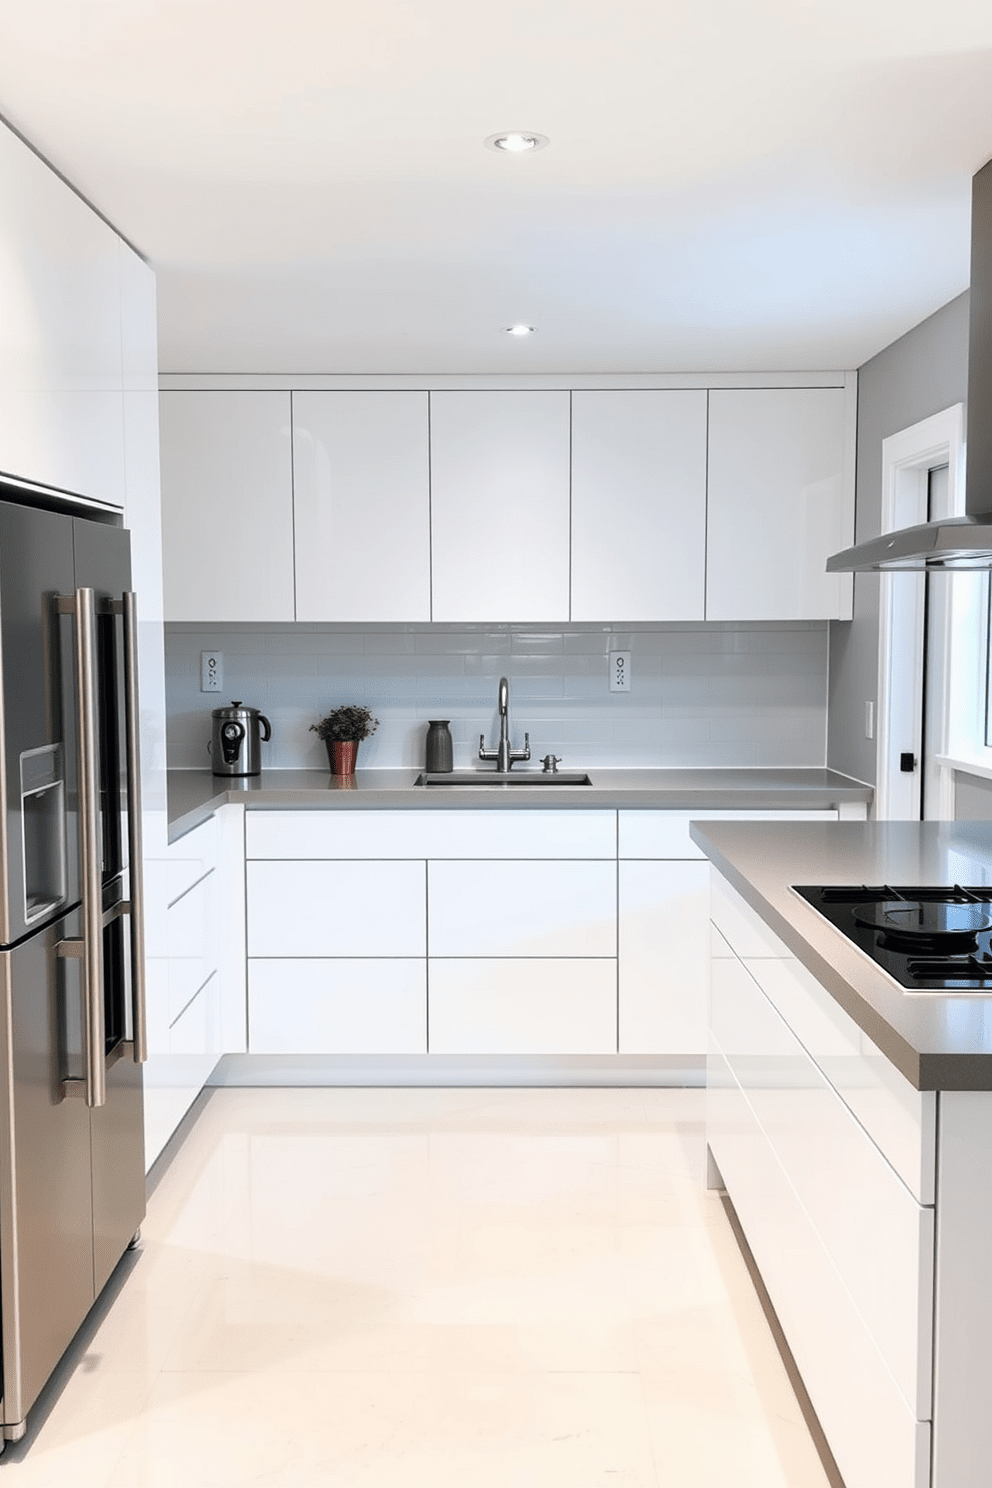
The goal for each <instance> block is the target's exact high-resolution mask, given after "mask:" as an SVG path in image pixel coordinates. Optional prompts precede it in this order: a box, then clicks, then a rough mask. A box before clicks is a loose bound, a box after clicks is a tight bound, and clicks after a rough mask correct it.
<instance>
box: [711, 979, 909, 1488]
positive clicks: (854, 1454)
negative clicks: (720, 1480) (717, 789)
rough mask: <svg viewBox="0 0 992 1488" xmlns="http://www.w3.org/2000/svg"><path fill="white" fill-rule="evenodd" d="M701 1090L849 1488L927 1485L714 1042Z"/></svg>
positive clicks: (899, 1406) (888, 1377) (715, 1141)
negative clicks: (704, 1093)
mask: <svg viewBox="0 0 992 1488" xmlns="http://www.w3.org/2000/svg"><path fill="white" fill-rule="evenodd" d="M738 970H739V971H740V972H741V974H742V975H746V973H745V972H744V971H743V968H740V967H739V968H738ZM707 1086H708V1093H707V1117H706V1128H707V1140H708V1142H709V1145H710V1148H711V1150H712V1152H713V1156H714V1157H715V1159H716V1162H717V1165H718V1166H719V1168H720V1172H721V1174H722V1176H723V1180H724V1182H725V1183H726V1185H727V1191H728V1193H729V1194H730V1197H731V1199H732V1200H733V1203H734V1207H735V1209H736V1211H737V1214H738V1216H739V1218H740V1221H741V1224H742V1226H743V1228H744V1233H745V1234H746V1236H747V1239H748V1244H749V1246H750V1248H751V1251H752V1253H753V1255H754V1258H755V1261H756V1262H757V1265H758V1269H759V1271H760V1272H761V1277H762V1280H763V1281H764V1283H765V1286H766V1288H767V1289H768V1293H769V1295H770V1297H771V1300H772V1303H773V1305H774V1307H775V1311H776V1314H777V1316H778V1319H779V1321H780V1322H781V1324H782V1328H783V1331H784V1332H785V1336H786V1338H787V1339H788V1342H789V1347H790V1349H791V1350H792V1354H793V1356H794V1358H795V1360H796V1364H797V1366H798V1368H799V1372H800V1374H801V1376H802V1379H803V1383H804V1384H805V1386H806V1389H807V1391H808V1392H809V1396H810V1399H811V1401H812V1403H813V1408H814V1410H815V1411H816V1413H817V1416H818V1417H819V1420H820V1424H821V1426H822V1427H823V1430H824V1432H825V1434H826V1437H827V1440H828V1441H829V1443H830V1447H831V1450H832V1452H833V1454H834V1456H835V1458H836V1459H837V1465H838V1467H839V1468H840V1472H841V1475H842V1477H843V1479H844V1482H845V1484H846V1485H847V1488H927V1485H928V1484H929V1482H930V1425H929V1422H928V1421H926V1420H917V1419H916V1418H915V1417H914V1414H913V1412H912V1411H911V1410H910V1409H909V1408H908V1407H907V1405H906V1402H905V1400H904V1399H903V1396H902V1394H901V1393H900V1391H899V1389H898V1387H897V1385H896V1382H895V1380H894V1379H893V1377H892V1374H891V1373H890V1371H889V1369H888V1368H887V1367H886V1364H885V1361H884V1360H883V1358H882V1356H881V1354H880V1353H879V1351H878V1349H877V1348H876V1346H875V1344H874V1342H873V1341H872V1338H871V1336H870V1334H869V1333H868V1330H867V1328H866V1327H865V1324H864V1321H863V1319H862V1318H861V1317H860V1316H859V1314H858V1311H857V1309H856V1307H855V1305H854V1303H853V1301H852V1299H851V1296H850V1294H849V1292H848V1291H847V1289H846V1287H845V1286H844V1285H843V1283H842V1281H841V1279H840V1276H839V1274H838V1272H837V1269H836V1267H835V1266H834V1265H833V1263H832V1262H831V1260H830V1257H829V1256H828V1254H827V1252H826V1250H825V1249H824V1247H823V1245H822V1244H821V1242H820V1240H819V1238H818V1236H817V1234H816V1232H815V1230H814V1228H813V1226H812V1225H811V1224H810V1221H809V1218H808V1216H807V1214H806V1213H805V1211H804V1209H803V1207H802V1205H801V1204H800V1202H799V1199H798V1198H797V1196H796V1193H795V1190H794V1189H793V1187H792V1185H791V1184H790V1183H789V1181H788V1179H787V1178H786V1176H785V1173H784V1172H783V1170H782V1168H781V1166H780V1164H779V1163H778V1161H777V1160H776V1158H775V1155H774V1154H773V1152H772V1150H771V1148H770V1146H769V1145H768V1142H767V1141H766V1140H765V1137H764V1134H763V1132H762V1130H761V1127H760V1126H759V1125H758V1122H757V1121H756V1119H755V1117H754V1113H753V1111H752V1110H751V1108H750V1106H749V1104H748V1102H747V1100H746V1099H745V1097H744V1095H743V1094H742V1093H741V1090H740V1088H739V1086H738V1085H737V1083H736V1081H735V1080H734V1078H733V1075H732V1073H731V1072H730V1070H729V1068H728V1065H727V1063H726V1060H725V1059H724V1057H723V1052H722V1050H721V1049H720V1047H719V1045H718V1044H717V1043H716V1042H714V1043H713V1044H711V1047H710V1052H709V1056H708V1061H707ZM864 1233H865V1234H866V1235H867V1234H868V1230H867V1225H866V1227H865V1231H864Z"/></svg>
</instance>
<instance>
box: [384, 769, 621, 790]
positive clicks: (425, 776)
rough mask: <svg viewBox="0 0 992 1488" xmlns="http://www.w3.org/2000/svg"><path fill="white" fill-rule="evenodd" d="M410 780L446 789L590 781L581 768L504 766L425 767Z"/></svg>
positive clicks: (474, 788)
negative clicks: (436, 770) (438, 771)
mask: <svg viewBox="0 0 992 1488" xmlns="http://www.w3.org/2000/svg"><path fill="white" fill-rule="evenodd" d="M413 783H414V785H426V786H427V787H428V788H429V789H431V788H433V787H434V786H436V785H444V786H447V787H448V788H449V789H450V788H451V787H452V786H462V787H463V788H465V789H472V790H478V789H479V788H480V787H487V786H504V785H510V786H516V785H537V786H545V785H573V786H574V785H592V781H591V780H590V779H589V776H588V775H586V774H585V772H584V771H582V770H556V771H555V772H554V773H553V774H552V773H551V772H550V771H549V772H548V773H547V774H545V773H544V771H542V770H508V771H506V772H505V773H501V772H498V771H496V770H451V771H449V772H448V773H447V774H445V775H433V774H429V773H428V772H427V771H426V770H425V771H423V773H422V774H420V775H418V776H417V778H416V780H415V781H414V782H413Z"/></svg>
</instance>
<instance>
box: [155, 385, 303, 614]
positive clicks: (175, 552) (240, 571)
mask: <svg viewBox="0 0 992 1488" xmlns="http://www.w3.org/2000/svg"><path fill="white" fill-rule="evenodd" d="M160 414H161V439H162V560H163V564H164V579H165V618H166V619H167V620H292V619H293V618H294V599H293V582H294V581H293V486H292V454H291V450H290V395H289V393H274V392H266V393H257V392H248V393H227V392H206V393H204V392H166V393H163V394H162V395H161V399H160Z"/></svg>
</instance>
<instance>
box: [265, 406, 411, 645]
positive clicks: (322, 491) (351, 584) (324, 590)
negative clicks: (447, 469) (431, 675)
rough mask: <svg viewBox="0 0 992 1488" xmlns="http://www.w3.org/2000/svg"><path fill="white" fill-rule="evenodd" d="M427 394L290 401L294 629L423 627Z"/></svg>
mask: <svg viewBox="0 0 992 1488" xmlns="http://www.w3.org/2000/svg"><path fill="white" fill-rule="evenodd" d="M427 431H428V417H427V394H426V393H419V392H374V393H363V392H302V393H294V394H293V499H294V510H295V521H296V536H295V546H296V618H297V620H429V619H430V616H431V574H430V562H431V557H430V454H429V450H428V436H427Z"/></svg>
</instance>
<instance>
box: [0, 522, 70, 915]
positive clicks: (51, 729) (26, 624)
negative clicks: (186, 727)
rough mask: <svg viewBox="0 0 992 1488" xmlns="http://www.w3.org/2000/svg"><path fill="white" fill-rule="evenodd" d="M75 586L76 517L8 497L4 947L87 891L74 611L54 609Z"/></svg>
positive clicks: (2, 587)
mask: <svg viewBox="0 0 992 1488" xmlns="http://www.w3.org/2000/svg"><path fill="white" fill-rule="evenodd" d="M72 588H73V554H72V526H71V523H70V522H69V521H68V520H67V519H66V518H65V517H63V516H59V515H58V514H57V513H54V512H46V511H36V510H34V509H33V508H31V507H27V506H15V505H13V504H12V503H10V502H0V615H2V618H3V630H2V636H0V650H2V685H3V714H2V717H3V753H4V769H5V770H6V789H7V811H6V813H5V815H4V816H3V819H2V822H0V833H2V834H3V841H2V847H3V862H4V863H5V864H6V868H7V885H6V891H5V892H4V893H0V944H10V943H11V942H13V941H15V940H19V939H20V938H21V937H22V936H24V935H26V934H30V933H31V931H32V930H33V929H34V928H37V927H39V926H40V925H42V924H44V922H45V920H46V919H51V918H52V917H53V916H54V915H55V914H57V913H58V912H59V911H60V910H64V909H65V908H66V907H67V906H68V905H69V904H71V903H72V902H73V901H74V900H76V899H78V897H79V878H78V871H77V868H76V864H77V851H76V839H75V830H74V826H75V824H74V819H73V816H72V814H71V812H70V802H71V801H72V800H73V799H74V779H75V754H76V736H75V730H74V728H73V725H72V712H73V701H72V692H71V690H70V688H71V679H72V644H73V637H72V628H71V622H70V619H69V617H68V616H60V615H59V613H58V610H57V608H56V598H57V596H58V595H60V594H70V593H71V592H72ZM63 683H64V688H63ZM19 808H20V809H19Z"/></svg>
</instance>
